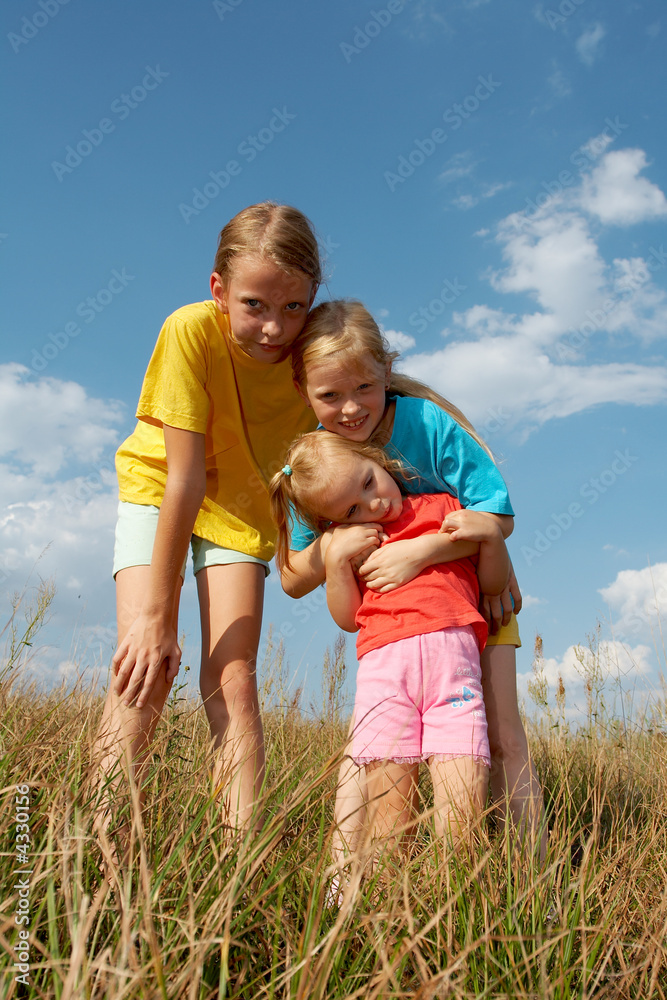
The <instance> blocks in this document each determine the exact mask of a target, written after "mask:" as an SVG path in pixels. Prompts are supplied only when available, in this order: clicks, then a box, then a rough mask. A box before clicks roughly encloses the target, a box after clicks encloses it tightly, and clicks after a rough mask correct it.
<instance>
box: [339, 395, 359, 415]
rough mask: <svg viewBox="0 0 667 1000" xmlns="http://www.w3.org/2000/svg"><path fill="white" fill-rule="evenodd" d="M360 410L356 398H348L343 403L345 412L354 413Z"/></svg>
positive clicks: (343, 411)
mask: <svg viewBox="0 0 667 1000" xmlns="http://www.w3.org/2000/svg"><path fill="white" fill-rule="evenodd" d="M358 410H359V404H358V403H357V402H356V400H354V399H346V400H345V402H344V403H343V406H342V410H341V412H342V413H344V414H349V415H352V414H354V413H357V412H358Z"/></svg>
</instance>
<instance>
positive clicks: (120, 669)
mask: <svg viewBox="0 0 667 1000" xmlns="http://www.w3.org/2000/svg"><path fill="white" fill-rule="evenodd" d="M180 662H181V650H180V647H179V645H178V642H177V639H176V634H175V633H174V630H173V629H172V628H171V626H170V625H169V626H165V624H164V622H163V621H162V620H161V619H155V618H152V617H150V616H147V615H139V617H138V618H137V619H136V620H135V622H134V623H133V625H132V626H131V627H130V628H129V630H128V632H127V634H126V635H125V638H124V639H123V641H122V642H121V644H120V646H119V647H118V649H117V651H116V654H115V656H114V658H113V660H112V661H111V669H112V671H113V673H114V674H115V675H116V678H115V680H114V682H113V690H114V693H115V694H117V695H118V697H119V698H122V701H123V704H124V705H131V704H132V703H133V702H135V700H136V708H143V707H144V705H146V703H147V702H148V699H149V697H150V695H151V692H152V690H153V687H154V686H155V682H156V680H157V679H158V677H159V676H160V671H161V670H164V671H165V675H164V677H165V682H166V683H167V685H168V686H169V687H171V685H172V683H173V682H174V679H175V677H176V675H177V674H178V668H179V665H180Z"/></svg>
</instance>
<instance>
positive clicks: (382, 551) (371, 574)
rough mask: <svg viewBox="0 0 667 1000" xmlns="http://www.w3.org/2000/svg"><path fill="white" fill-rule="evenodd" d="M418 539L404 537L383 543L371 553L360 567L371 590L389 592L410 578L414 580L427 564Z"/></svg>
mask: <svg viewBox="0 0 667 1000" xmlns="http://www.w3.org/2000/svg"><path fill="white" fill-rule="evenodd" d="M417 541H418V540H417V539H414V538H404V539H402V540H400V541H397V542H391V544H390V545H383V546H382V548H379V549H376V550H375V552H373V553H372V554H371V555H369V557H368V559H366V561H365V562H364V564H363V566H361V568H360V569H359V576H360V577H361V578H362V580H363V581H364V583H365V584H366V586H367V587H368V588H369V590H375V591H377V593H378V594H387V593H388V592H389V591H390V590H397V589H398V588H399V587H402V586H403V584H404V583H408V581H409V580H414V578H415V577H416V576H418V575H419V574H420V573H421V571H422V570H423V569H424V566H425V565H427V564H426V563H425V562H424V559H423V558H422V555H421V551H420V549H419V546H418V545H417Z"/></svg>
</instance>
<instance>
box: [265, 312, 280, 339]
mask: <svg viewBox="0 0 667 1000" xmlns="http://www.w3.org/2000/svg"><path fill="white" fill-rule="evenodd" d="M282 332H283V324H282V320H281V319H280V318H279V317H278V316H267V318H266V319H265V320H264V322H263V323H262V333H263V334H264V335H265V336H266V337H280V336H281V335H282Z"/></svg>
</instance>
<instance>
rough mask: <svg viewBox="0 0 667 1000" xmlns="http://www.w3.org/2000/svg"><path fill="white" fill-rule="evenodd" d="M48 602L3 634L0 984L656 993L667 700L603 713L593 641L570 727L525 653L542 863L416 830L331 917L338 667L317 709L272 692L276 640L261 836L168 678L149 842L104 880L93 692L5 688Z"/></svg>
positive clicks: (665, 838)
mask: <svg viewBox="0 0 667 1000" xmlns="http://www.w3.org/2000/svg"><path fill="white" fill-rule="evenodd" d="M47 598H48V595H46V597H45V596H44V595H43V603H44V601H46V606H47V607H48V600H47ZM45 610H46V608H45V607H42V608H41V610H40V608H39V607H36V608H35V609H33V610H32V611H31V612H30V613H29V614H28V620H27V622H26V623H25V624H23V623H22V624H21V626H20V627H19V625H18V624H17V619H16V620H15V622H14V626H13V627H14V631H13V633H12V634H11V635H10V631H11V629H9V630H7V631H6V637H8V636H9V638H8V657H7V660H6V666H5V668H4V673H3V674H2V676H1V680H0V725H1V727H2V728H1V731H0V741H1V749H2V763H1V764H0V767H1V768H2V780H1V787H2V794H3V800H4V801H3V810H2V824H3V835H2V845H3V846H2V861H1V864H2V887H3V895H2V902H1V910H0V946H1V948H2V952H1V954H2V961H3V966H4V968H3V970H2V983H1V989H2V996H3V997H6V998H9V997H13V996H16V997H48V998H53V997H55V998H59V1000H65V998H73V997H77V998H79V997H81V998H83V997H86V998H88V997H90V998H93V997H94V998H114V1000H116V998H118V1000H120V998H140V997H145V998H153V997H155V998H167V997H168V998H183V1000H185V998H190V1000H195V998H197V1000H199V998H205V997H210V998H214V997H221V998H224V997H244V998H245V997H247V998H250V997H253V998H254V997H266V998H269V997H276V998H304V1000H305V998H325V997H326V998H329V997H330V998H334V997H349V998H352V997H371V998H374V997H377V998H385V997H386V998H394V997H396V998H398V997H416V998H423V1000H426V998H444V997H461V998H467V997H479V998H486V997H489V998H490V997H511V998H514V997H521V998H538V997H539V998H542V997H548V998H554V1000H555V998H559V1000H560V998H563V1000H564V998H570V997H581V998H584V997H591V998H592V997H610V998H611V997H618V998H625V997H628V998H630V997H633V998H650V997H656V998H657V997H661V998H664V997H667V888H666V887H667V735H666V734H667V705H666V703H665V700H664V698H663V699H657V700H656V701H655V702H654V703H653V706H652V708H651V709H650V714H647V713H643V714H642V717H641V718H640V719H635V720H632V721H630V720H626V721H625V722H623V723H621V722H619V721H618V720H617V719H613V718H610V717H608V716H607V715H606V714H605V712H604V710H603V708H602V705H601V700H600V697H599V691H598V687H597V686H596V674H595V670H596V668H595V650H593V653H592V654H591V655H590V656H588V657H582V661H583V663H584V664H588V666H586V667H585V669H586V670H587V671H588V673H589V676H588V680H587V691H588V705H587V721H586V722H585V724H584V725H583V726H581V727H579V728H578V729H577V731H576V732H571V731H570V730H569V728H568V726H567V724H566V722H565V720H566V718H567V711H566V709H567V705H566V703H565V702H564V697H565V698H566V696H564V694H563V692H561V694H560V696H559V698H558V699H557V702H556V704H555V705H552V706H550V705H549V703H548V699H547V692H546V688H545V685H544V681H543V677H541V676H540V670H539V666H540V661H539V655H538V658H537V663H536V667H537V670H536V673H535V679H534V682H533V685H532V693H533V696H534V698H535V699H536V701H537V703H538V704H539V706H540V711H539V720H540V721H539V722H538V723H535V724H532V725H531V726H530V736H531V743H532V749H533V754H534V758H535V762H536V765H537V768H538V771H539V773H540V776H541V779H542V781H543V784H544V788H545V797H546V803H547V810H548V817H549V827H550V837H549V851H548V858H547V862H546V864H545V865H543V866H542V867H540V866H539V865H538V864H537V863H536V862H535V860H534V858H533V857H532V855H531V852H530V851H529V850H528V848H527V845H516V844H512V843H511V842H510V838H509V837H508V835H507V833H506V831H504V830H503V829H496V828H495V826H494V823H493V821H492V819H491V818H490V817H487V818H486V819H485V821H484V824H483V825H482V827H481V828H480V829H479V831H478V835H477V839H476V843H475V845H474V848H473V849H471V851H470V852H469V853H467V854H466V855H465V856H462V855H459V856H451V855H447V854H446V853H445V852H444V849H443V848H442V846H441V845H439V844H437V843H436V842H435V841H434V840H432V839H431V831H430V824H429V822H428V819H426V820H425V821H424V822H423V823H422V825H421V826H420V830H419V834H418V837H417V841H416V844H415V850H414V852H413V856H412V857H411V858H410V860H409V861H405V862H403V863H401V864H400V866H396V867H393V868H392V867H391V865H388V866H387V868H386V869H384V870H381V871H380V872H379V873H378V874H377V876H376V877H374V878H373V877H370V876H368V877H366V878H364V879H361V878H358V877H356V876H355V878H354V880H353V881H354V885H353V889H352V891H351V892H350V893H349V896H348V898H346V899H345V901H344V903H343V905H342V906H341V907H340V908H337V907H333V908H332V907H327V905H326V893H327V886H328V880H329V876H330V874H331V871H330V868H329V865H330V859H329V855H328V841H329V838H330V833H331V816H332V807H333V794H334V788H335V774H336V770H337V764H338V761H339V756H338V755H339V753H340V749H341V747H342V744H343V741H344V736H345V720H344V719H342V718H341V717H340V715H341V713H340V708H339V703H338V692H339V690H340V685H341V682H342V679H343V670H344V668H343V662H342V656H341V651H340V649H338V650H337V651H336V650H334V651H332V653H331V655H330V656H329V657H328V661H327V663H326V664H325V665H324V671H323V672H324V683H323V704H322V707H321V709H319V710H318V712H317V717H315V715H314V714H313V713H312V712H308V713H306V712H304V711H302V710H301V709H300V707H299V704H298V703H296V700H295V699H292V700H291V701H290V700H288V699H287V698H286V697H285V695H284V684H283V678H284V672H285V664H284V660H283V657H282V652H281V650H280V648H279V647H278V648H274V649H270V650H269V658H270V660H271V662H270V663H269V664H266V665H265V675H266V676H267V677H268V678H269V681H268V682H267V683H265V686H264V698H265V703H266V704H267V709H266V713H265V725H266V737H267V752H268V775H267V783H266V793H265V799H264V802H263V807H264V809H265V812H266V817H267V819H266V824H265V826H264V829H263V832H262V834H261V835H259V836H258V837H256V838H246V839H245V840H242V839H240V838H239V837H238V836H236V837H235V836H231V835H230V834H229V832H228V831H227V830H226V829H225V828H224V824H223V823H222V820H221V816H220V812H219V810H218V808H217V806H216V803H215V802H214V801H213V800H212V799H211V795H210V783H209V777H208V775H209V752H208V743H207V739H208V730H207V725H206V722H205V719H204V718H203V711H202V709H201V707H200V706H199V707H198V706H197V705H196V704H190V703H189V702H187V701H184V700H180V699H179V697H178V691H177V692H176V693H175V695H174V696H173V697H172V699H171V702H170V705H169V710H168V712H167V713H166V716H165V719H164V722H163V724H162V725H161V727H160V729H159V737H158V740H157V742H156V744H155V747H154V754H153V758H152V764H151V770H150V777H149V781H148V807H147V811H146V815H145V836H144V837H143V839H141V838H136V841H135V848H136V850H135V856H134V859H133V863H132V865H131V868H130V874H128V875H127V876H125V877H124V878H123V879H122V884H121V887H120V888H119V889H118V890H117V891H116V892H113V893H112V892H110V891H108V890H107V888H106V886H105V884H104V883H103V881H102V879H101V876H100V873H99V867H98V865H99V859H100V856H99V851H98V848H97V846H96V841H95V838H94V837H93V834H92V815H91V813H92V810H91V804H90V801H89V799H88V792H87V790H86V789H87V787H88V785H87V779H88V778H89V772H90V764H89V761H90V748H91V742H92V738H93V735H94V732H95V726H96V720H97V719H98V717H99V712H100V709H101V700H100V697H99V694H97V693H95V692H92V691H90V690H88V689H86V687H85V686H83V685H79V686H78V687H77V688H76V689H75V690H74V691H69V692H60V693H58V692H52V693H50V694H44V693H39V692H38V691H36V690H35V689H31V688H29V687H26V686H25V685H24V686H21V684H20V683H19V680H18V679H19V678H20V676H21V665H22V662H23V661H24V660H25V657H26V655H28V654H29V653H30V650H31V647H30V646H29V645H27V644H28V643H34V642H35V640H36V638H37V637H38V636H37V630H38V627H39V623H40V621H41V617H43V614H44V612H45ZM31 622H33V623H34V624H33V626H32V632H31V631H30V628H31ZM538 653H539V650H538ZM266 667H268V668H269V669H268V670H266ZM26 786H27V788H26ZM17 789H18V791H17ZM23 789H26V790H25V791H23ZM26 800H27V801H26ZM425 801H426V803H427V799H425ZM128 808H130V810H131V806H129V807H128ZM135 819H136V817H135ZM20 834H23V835H24V836H23V839H21V838H20ZM26 837H27V839H25V838H26ZM24 851H25V852H26V853H25V854H24V853H23V852H24ZM17 873H18V874H17ZM355 873H356V875H358V874H360V873H359V871H358V870H357V869H355ZM26 933H27V934H28V936H27V937H26ZM22 935H23V936H22ZM23 960H26V961H23ZM15 962H16V963H17V964H16V965H15V964H14V963H15ZM25 966H28V968H27V969H26V970H25V971H24V967H25Z"/></svg>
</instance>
